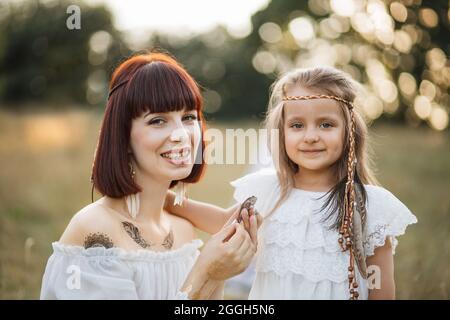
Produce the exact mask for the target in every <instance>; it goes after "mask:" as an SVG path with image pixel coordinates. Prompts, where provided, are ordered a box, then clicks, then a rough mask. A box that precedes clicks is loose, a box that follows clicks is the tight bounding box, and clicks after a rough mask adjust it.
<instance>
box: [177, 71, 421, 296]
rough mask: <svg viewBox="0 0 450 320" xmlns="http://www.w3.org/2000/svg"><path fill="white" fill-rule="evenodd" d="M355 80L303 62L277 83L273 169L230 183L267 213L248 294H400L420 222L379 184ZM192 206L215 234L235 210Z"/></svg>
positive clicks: (272, 110)
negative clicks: (401, 265)
mask: <svg viewBox="0 0 450 320" xmlns="http://www.w3.org/2000/svg"><path fill="white" fill-rule="evenodd" d="M356 87H357V85H356V83H355V82H354V81H352V80H351V79H350V78H349V77H348V76H347V75H345V74H344V73H342V72H340V71H338V70H336V69H333V68H312V69H297V70H294V71H292V72H289V73H287V74H285V75H284V76H282V77H281V78H280V79H279V80H278V81H277V82H276V83H275V84H274V85H273V87H272V95H271V98H270V103H269V110H268V113H267V118H266V122H265V123H266V128H267V129H268V130H269V132H270V130H278V132H279V134H278V137H279V141H269V148H270V151H271V155H272V159H273V162H274V168H272V169H270V168H269V169H264V170H261V171H258V172H256V173H252V174H249V175H247V176H244V177H242V178H240V179H238V180H236V181H234V182H232V183H231V184H232V185H233V186H234V187H235V188H236V189H235V193H234V197H235V199H236V200H237V201H239V202H242V201H243V200H244V199H246V198H247V197H249V196H252V195H254V196H256V197H257V198H258V200H257V202H256V205H255V208H256V209H257V210H258V211H259V213H260V214H261V215H262V216H263V217H264V223H263V225H262V227H261V229H260V231H259V233H260V234H259V237H260V238H259V239H260V241H259V247H258V253H257V262H256V278H255V281H254V283H253V286H252V289H251V291H250V295H249V298H250V299H358V298H359V299H393V298H395V282H394V262H393V254H394V252H395V247H396V245H397V240H396V237H397V236H399V235H402V234H404V232H405V229H406V227H407V226H408V225H409V224H412V223H416V222H417V219H416V217H415V216H414V215H413V214H412V213H411V212H410V211H409V210H408V208H407V207H406V206H405V205H404V204H403V203H402V202H401V201H400V200H398V199H397V198H396V197H395V196H394V195H393V194H392V193H390V192H389V191H388V190H386V189H384V188H382V187H380V186H377V182H376V180H375V178H374V177H373V174H372V171H371V169H370V167H369V158H368V154H367V145H366V135H367V128H366V125H365V123H364V122H363V120H362V119H361V117H360V116H359V114H358V112H357V111H356V110H355V108H354V105H353V101H354V99H355V91H356ZM268 136H271V135H270V133H269V134H268ZM171 196H172V197H173V195H171ZM186 207H188V208H189V210H186V212H187V211H189V212H190V216H189V218H188V219H189V220H191V221H193V223H194V224H196V225H197V226H198V227H199V228H202V227H203V229H208V230H207V231H209V232H215V231H216V230H217V228H219V227H220V224H219V223H217V222H215V221H217V220H219V221H223V220H224V219H225V218H224V217H226V216H229V215H230V213H231V212H232V210H231V209H229V210H220V209H215V210H213V208H212V207H211V206H208V205H202V204H201V203H199V202H194V201H191V200H189V201H188V203H187V204H186ZM174 212H175V213H176V214H182V215H183V214H184V212H185V208H180V207H178V208H177V209H175V210H174ZM211 212H215V213H216V215H215V216H213V215H211ZM193 213H195V215H196V216H192V214H193ZM208 214H209V215H208ZM219 215H222V216H223V217H220V219H217V217H218V216H219ZM208 223H211V226H210V227H209V228H206V224H208Z"/></svg>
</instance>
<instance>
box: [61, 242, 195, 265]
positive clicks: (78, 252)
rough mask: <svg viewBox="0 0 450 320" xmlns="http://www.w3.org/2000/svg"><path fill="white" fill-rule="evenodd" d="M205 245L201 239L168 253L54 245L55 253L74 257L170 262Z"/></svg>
mask: <svg viewBox="0 0 450 320" xmlns="http://www.w3.org/2000/svg"><path fill="white" fill-rule="evenodd" d="M202 245H203V241H202V240H201V239H199V238H197V239H193V240H191V241H190V242H187V243H185V244H183V245H182V246H181V247H179V248H177V249H173V250H167V251H154V250H148V249H136V250H125V249H123V248H119V247H112V248H105V247H91V248H87V249H86V248H84V247H82V246H78V245H67V244H63V243H60V242H59V241H55V242H53V243H52V247H53V251H54V253H60V254H65V255H72V256H88V257H95V256H97V257H99V256H105V257H116V258H121V259H124V260H170V259H178V258H180V257H185V256H187V255H191V254H193V253H194V252H196V251H197V250H198V249H199V248H200V247H201V246H202Z"/></svg>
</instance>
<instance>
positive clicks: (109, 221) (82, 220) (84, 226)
mask: <svg viewBox="0 0 450 320" xmlns="http://www.w3.org/2000/svg"><path fill="white" fill-rule="evenodd" d="M116 225H117V223H116V221H115V220H114V218H113V217H112V216H111V215H110V214H109V213H108V211H107V210H106V209H105V208H104V207H102V206H101V205H99V204H98V203H96V202H94V203H92V204H89V205H87V206H86V207H84V208H83V209H81V210H80V211H78V212H77V213H76V214H75V215H74V216H73V217H72V219H71V220H70V222H69V224H68V225H67V227H66V229H65V231H64V233H63V234H62V236H61V238H60V239H59V242H60V243H62V244H66V245H75V246H84V247H90V246H94V245H96V244H97V245H103V246H104V247H106V248H110V247H113V246H114V243H113V239H114V238H115V233H116V232H117V231H116V228H117V227H116Z"/></svg>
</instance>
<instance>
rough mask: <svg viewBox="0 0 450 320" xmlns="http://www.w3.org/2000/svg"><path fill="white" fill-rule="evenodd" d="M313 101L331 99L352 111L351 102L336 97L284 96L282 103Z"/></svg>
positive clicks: (320, 95)
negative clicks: (343, 104)
mask: <svg viewBox="0 0 450 320" xmlns="http://www.w3.org/2000/svg"><path fill="white" fill-rule="evenodd" d="M313 99H333V100H336V101H339V102H343V103H345V104H346V105H347V106H348V107H349V108H350V109H353V108H354V106H353V102H350V101H348V100H345V99H342V98H339V97H336V96H329V95H326V94H316V95H309V96H285V97H283V99H282V100H283V101H292V100H294V101H297V100H313Z"/></svg>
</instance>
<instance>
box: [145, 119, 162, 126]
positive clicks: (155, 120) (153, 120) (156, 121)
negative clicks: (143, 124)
mask: <svg viewBox="0 0 450 320" xmlns="http://www.w3.org/2000/svg"><path fill="white" fill-rule="evenodd" d="M165 122H166V121H165V120H164V119H162V118H155V119H151V120H150V121H149V122H148V124H150V125H162V124H164V123H165Z"/></svg>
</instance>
